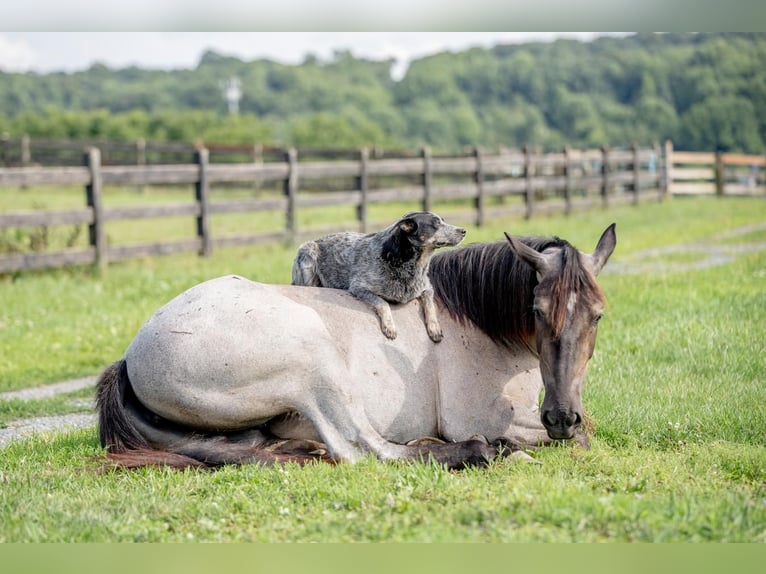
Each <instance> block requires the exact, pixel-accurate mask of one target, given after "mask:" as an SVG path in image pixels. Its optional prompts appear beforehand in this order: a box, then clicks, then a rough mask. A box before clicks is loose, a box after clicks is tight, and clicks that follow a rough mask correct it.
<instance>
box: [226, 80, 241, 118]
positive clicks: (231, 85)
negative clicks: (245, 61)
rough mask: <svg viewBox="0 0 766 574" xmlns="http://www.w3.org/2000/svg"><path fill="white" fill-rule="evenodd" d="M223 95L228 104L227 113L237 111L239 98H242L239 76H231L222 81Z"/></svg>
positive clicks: (235, 112)
mask: <svg viewBox="0 0 766 574" xmlns="http://www.w3.org/2000/svg"><path fill="white" fill-rule="evenodd" d="M222 87H223V97H224V99H225V100H226V103H227V104H229V113H230V114H237V113H239V100H241V99H242V82H241V81H240V80H239V78H236V77H232V78H229V79H228V81H226V82H224V83H223V86H222Z"/></svg>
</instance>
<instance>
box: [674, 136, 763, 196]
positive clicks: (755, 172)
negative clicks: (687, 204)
mask: <svg viewBox="0 0 766 574" xmlns="http://www.w3.org/2000/svg"><path fill="white" fill-rule="evenodd" d="M665 161H666V164H667V171H668V175H667V180H668V182H669V187H668V192H669V193H670V194H671V195H766V156H762V155H742V154H733V153H721V152H717V153H712V152H689V151H675V150H674V149H673V143H672V142H670V141H668V142H666V143H665Z"/></svg>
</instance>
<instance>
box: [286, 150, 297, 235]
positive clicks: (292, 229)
mask: <svg viewBox="0 0 766 574" xmlns="http://www.w3.org/2000/svg"><path fill="white" fill-rule="evenodd" d="M285 161H286V162H287V177H286V178H285V183H284V193H285V196H286V197H287V211H286V213H285V227H286V230H287V235H288V239H289V240H290V241H295V235H296V231H297V229H296V226H295V195H296V194H297V192H298V151H297V150H296V149H295V148H294V147H291V148H290V149H288V150H287V151H286V152H285Z"/></svg>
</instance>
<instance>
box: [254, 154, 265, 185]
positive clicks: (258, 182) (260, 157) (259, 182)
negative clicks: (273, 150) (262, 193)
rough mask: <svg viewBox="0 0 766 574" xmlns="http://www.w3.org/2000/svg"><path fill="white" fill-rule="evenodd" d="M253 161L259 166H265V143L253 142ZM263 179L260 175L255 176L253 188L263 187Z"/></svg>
mask: <svg viewBox="0 0 766 574" xmlns="http://www.w3.org/2000/svg"><path fill="white" fill-rule="evenodd" d="M253 163H254V164H255V165H257V166H258V167H261V166H263V144H260V143H256V144H253ZM262 184H263V179H262V178H261V177H260V176H258V175H257V176H255V179H253V189H261V185H262Z"/></svg>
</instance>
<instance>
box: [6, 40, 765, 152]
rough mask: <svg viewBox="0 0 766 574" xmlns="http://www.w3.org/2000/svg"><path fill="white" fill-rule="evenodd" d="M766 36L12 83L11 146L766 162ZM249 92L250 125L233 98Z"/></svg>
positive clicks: (230, 63)
mask: <svg viewBox="0 0 766 574" xmlns="http://www.w3.org/2000/svg"><path fill="white" fill-rule="evenodd" d="M764 62H766V34H764V33H702V34H686V33H684V34H680V33H673V34H648V33H641V34H635V35H631V36H628V37H622V38H614V37H606V38H599V39H596V40H593V41H590V42H581V41H577V40H557V41H555V42H550V43H547V42H535V43H526V44H509V45H498V46H495V47H492V48H471V49H468V50H464V51H459V52H444V53H439V54H435V55H432V56H428V57H423V58H419V59H417V60H415V61H413V62H412V63H411V65H410V66H409V68H408V69H407V71H406V74H405V75H404V77H403V78H401V79H399V80H394V79H393V78H392V76H391V70H392V66H393V64H394V61H393V60H380V61H378V60H370V59H364V58H358V57H355V56H354V55H353V54H352V53H350V52H347V51H338V52H336V53H335V54H334V56H333V57H332V58H331V59H330V60H328V61H321V60H320V59H319V58H317V57H316V56H313V55H311V54H309V55H307V56H306V57H305V59H304V61H303V62H302V63H301V64H300V65H289V64H281V63H278V62H274V61H270V60H264V59H262V60H255V61H243V60H241V59H239V58H235V57H230V56H225V55H222V54H218V53H215V52H212V51H208V52H206V53H205V54H203V55H202V57H201V59H200V62H199V64H198V65H197V67H196V68H194V69H181V70H167V71H161V70H147V69H141V68H137V67H128V68H121V69H111V68H108V67H106V66H104V65H102V64H94V65H93V66H91V67H90V68H89V69H87V70H85V71H80V72H74V73H63V72H61V73H49V74H37V73H0V132H4V133H7V134H9V135H10V136H11V137H18V136H20V135H22V134H28V135H30V136H33V137H52V138H57V137H61V138H106V139H137V138H145V139H147V140H158V141H186V142H192V141H198V140H203V141H206V142H231V143H262V144H265V145H281V146H284V145H295V146H301V147H333V148H338V147H358V146H363V145H368V146H369V145H379V146H382V147H410V148H412V147H419V146H422V145H428V146H431V147H432V148H433V149H434V150H442V151H455V150H459V149H461V148H462V147H463V146H466V145H475V144H479V145H482V146H507V147H518V146H523V145H533V146H540V147H542V148H543V149H556V148H560V147H561V146H563V145H565V144H566V145H570V146H577V147H594V146H600V145H611V146H621V145H626V144H629V143H633V142H635V143H638V144H641V145H651V144H652V143H654V142H658V141H662V140H664V139H672V140H673V141H674V143H675V145H676V147H677V148H678V149H687V150H720V151H736V152H746V153H764V152H766V66H764V65H763V64H764ZM231 78H237V79H238V80H239V82H240V85H241V90H242V95H241V98H240V100H239V102H238V104H239V112H238V113H229V110H228V107H227V102H226V100H225V99H224V97H223V92H224V89H225V85H226V83H227V82H228V81H229V80H230V79H231Z"/></svg>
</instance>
